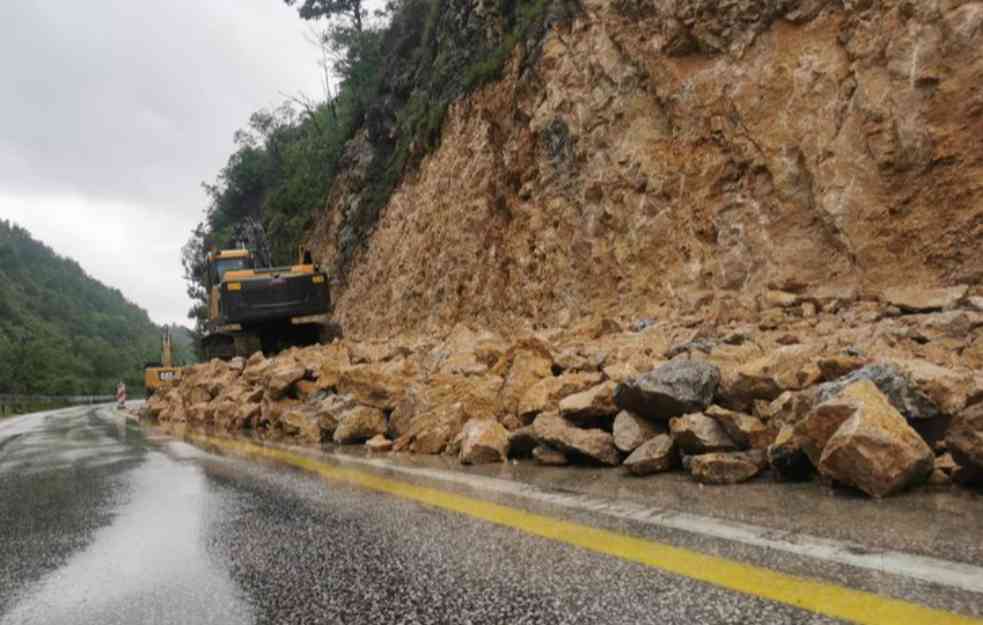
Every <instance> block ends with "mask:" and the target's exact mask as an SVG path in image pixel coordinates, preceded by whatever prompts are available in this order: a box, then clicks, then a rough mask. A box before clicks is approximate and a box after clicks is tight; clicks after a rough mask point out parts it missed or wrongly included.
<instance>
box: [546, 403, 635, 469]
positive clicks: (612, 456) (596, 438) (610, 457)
mask: <svg viewBox="0 0 983 625" xmlns="http://www.w3.org/2000/svg"><path fill="white" fill-rule="evenodd" d="M533 428H534V429H535V432H536V438H537V439H539V441H540V444H543V445H548V446H550V447H553V448H555V449H559V450H560V451H563V452H564V453H566V454H569V453H574V454H578V455H580V456H582V457H584V458H587V459H589V460H591V461H593V462H597V463H599V464H606V465H609V466H617V465H619V464H621V455H620V453H619V452H618V448H617V447H615V446H614V437H613V436H612V435H611V434H608V433H607V432H605V431H604V430H597V429H591V430H584V429H581V428H578V427H575V426H573V425H571V424H570V422H569V421H567V420H566V419H564V418H563V417H561V416H560V415H558V414H542V415H539V416H538V417H536V421H535V422H534V423H533Z"/></svg>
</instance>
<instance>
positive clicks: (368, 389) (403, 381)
mask: <svg viewBox="0 0 983 625" xmlns="http://www.w3.org/2000/svg"><path fill="white" fill-rule="evenodd" d="M416 374H417V370H416V367H415V366H414V365H413V364H412V363H411V362H410V361H407V360H400V361H392V362H384V363H374V364H367V365H356V366H354V367H348V368H346V369H343V370H341V371H340V372H339V373H338V382H337V385H336V387H337V389H338V392H339V393H341V394H345V395H351V396H352V397H354V398H355V399H357V400H358V401H359V402H360V403H362V404H365V405H366V406H372V407H374V408H378V409H379V410H392V409H394V408H395V407H396V406H397V405H398V404H399V401H400V399H402V397H403V393H404V391H405V390H406V388H407V387H409V386H410V385H411V384H412V383H413V381H414V380H415V378H416Z"/></svg>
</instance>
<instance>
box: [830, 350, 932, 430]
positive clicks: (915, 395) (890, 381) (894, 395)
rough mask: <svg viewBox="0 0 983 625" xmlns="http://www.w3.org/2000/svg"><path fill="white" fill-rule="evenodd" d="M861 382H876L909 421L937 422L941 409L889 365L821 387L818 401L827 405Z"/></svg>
mask: <svg viewBox="0 0 983 625" xmlns="http://www.w3.org/2000/svg"><path fill="white" fill-rule="evenodd" d="M861 380H869V381H871V382H873V383H874V384H875V385H876V386H877V388H878V389H880V391H881V392H882V393H884V395H886V396H887V398H888V400H890V402H891V404H893V405H894V407H895V408H897V410H898V412H900V413H901V414H902V415H904V417H905V418H906V419H908V420H909V421H915V420H919V419H934V418H936V417H938V416H939V414H940V412H939V408H938V406H936V405H935V403H934V402H932V400H931V399H929V398H928V397H927V396H926V395H925V394H924V393H923V392H921V391H920V390H919V389H918V387H917V386H916V385H915V384H914V383H913V382H912V380H911V379H910V378H909V377H908V376H907V375H906V374H905V373H904V371H902V370H901V369H900V368H899V367H897V366H895V365H893V364H890V363H875V364H872V365H867V366H866V367H864V368H862V369H857V370H856V371H854V372H853V373H851V374H850V375H848V376H846V377H844V378H841V379H839V380H836V381H834V382H827V383H826V384H823V385H821V386H820V387H819V389H818V391H817V395H816V401H817V402H818V403H821V402H824V401H827V400H829V399H831V398H833V397H835V396H837V395H839V394H840V393H841V392H842V391H843V389H845V388H847V387H848V386H850V385H852V384H854V383H856V382H859V381H861Z"/></svg>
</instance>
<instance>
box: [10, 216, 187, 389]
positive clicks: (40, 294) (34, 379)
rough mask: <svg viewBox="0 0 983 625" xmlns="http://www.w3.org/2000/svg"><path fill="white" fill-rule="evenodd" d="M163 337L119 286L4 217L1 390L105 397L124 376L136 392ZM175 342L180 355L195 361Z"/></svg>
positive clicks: (183, 347)
mask: <svg viewBox="0 0 983 625" xmlns="http://www.w3.org/2000/svg"><path fill="white" fill-rule="evenodd" d="M172 333H173V334H175V336H177V335H178V334H179V333H178V332H177V331H175V330H174V329H173V328H172ZM160 335H161V328H160V327H158V326H157V325H155V324H154V323H153V322H152V321H151V320H150V317H149V316H148V315H147V312H146V311H144V310H143V309H141V308H139V307H138V306H136V305H135V304H132V303H131V302H129V301H127V300H126V298H125V297H124V296H123V294H122V293H120V292H119V291H118V290H117V289H113V288H110V287H107V286H106V285H104V284H102V283H101V282H99V281H98V280H95V279H93V278H92V277H90V276H89V275H87V274H86V273H85V271H84V270H83V269H82V267H81V266H80V265H79V264H78V263H77V262H75V261H74V260H71V259H68V258H63V257H61V256H59V255H58V254H56V253H55V252H54V251H53V250H52V249H51V248H49V247H48V246H46V245H44V244H43V243H41V242H39V241H37V240H35V239H34V238H33V237H32V236H31V234H30V233H29V232H28V231H27V230H25V229H23V228H21V227H19V226H17V225H15V224H12V223H10V222H7V221H3V220H0V393H17V394H45V395H81V394H85V395H88V394H99V395H104V394H111V393H112V392H113V391H114V389H115V386H116V383H117V382H119V381H120V380H124V381H125V382H126V384H127V386H128V387H129V388H130V389H131V395H132V394H137V393H138V389H140V388H142V386H143V367H144V364H145V363H146V362H151V361H156V360H160ZM182 336H184V334H182ZM176 343H177V344H178V350H177V351H178V354H176V358H177V360H178V361H179V362H181V361H182V359H183V361H190V359H191V358H190V350H189V349H188V347H187V343H186V342H184V343H182V342H181V341H176Z"/></svg>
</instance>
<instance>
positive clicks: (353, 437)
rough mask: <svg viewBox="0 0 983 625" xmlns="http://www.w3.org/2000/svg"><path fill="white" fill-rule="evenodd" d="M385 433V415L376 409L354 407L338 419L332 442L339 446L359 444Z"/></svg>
mask: <svg viewBox="0 0 983 625" xmlns="http://www.w3.org/2000/svg"><path fill="white" fill-rule="evenodd" d="M385 433H386V415H385V414H383V412H382V411H381V410H379V409H377V408H372V407H370V406H356V407H354V408H352V409H350V410H348V411H347V412H345V413H344V414H342V415H341V416H340V417H339V418H338V427H337V429H335V431H334V436H333V438H334V442H336V443H338V444H339V445H349V444H352V443H361V442H363V441H366V440H368V439H370V438H374V437H375V436H377V435H380V434H385Z"/></svg>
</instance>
